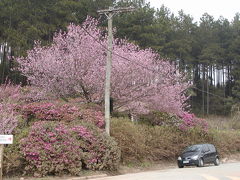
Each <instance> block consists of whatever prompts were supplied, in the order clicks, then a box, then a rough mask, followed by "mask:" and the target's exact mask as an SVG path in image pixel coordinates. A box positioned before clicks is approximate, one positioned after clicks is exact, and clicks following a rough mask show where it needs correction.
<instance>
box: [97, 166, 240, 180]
mask: <svg viewBox="0 0 240 180" xmlns="http://www.w3.org/2000/svg"><path fill="white" fill-rule="evenodd" d="M148 179H149V180H155V179H156V180H240V163H228V164H221V165H220V166H211V165H209V166H205V167H202V168H197V167H186V168H183V169H178V168H175V169H168V170H158V171H150V172H141V173H136V174H125V175H120V176H112V177H104V178H98V180H148Z"/></svg>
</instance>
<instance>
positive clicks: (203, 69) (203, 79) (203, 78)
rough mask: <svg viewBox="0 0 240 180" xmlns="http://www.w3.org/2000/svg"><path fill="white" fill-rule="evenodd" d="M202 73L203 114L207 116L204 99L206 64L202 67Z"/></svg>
mask: <svg viewBox="0 0 240 180" xmlns="http://www.w3.org/2000/svg"><path fill="white" fill-rule="evenodd" d="M202 73H203V77H202V113H203V115H204V114H205V99H204V96H205V94H204V89H205V87H204V83H205V66H204V64H203V65H202Z"/></svg>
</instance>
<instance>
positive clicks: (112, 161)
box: [72, 122, 120, 170]
mask: <svg viewBox="0 0 240 180" xmlns="http://www.w3.org/2000/svg"><path fill="white" fill-rule="evenodd" d="M72 132H73V134H74V135H75V137H76V139H78V140H81V141H83V142H84V143H83V146H81V147H80V148H82V149H83V151H84V152H86V156H84V161H83V162H84V165H85V166H86V168H88V169H92V170H102V169H107V170H116V169H117V167H118V164H119V161H120V149H119V147H118V146H117V143H116V142H115V140H114V139H113V138H112V137H110V136H108V135H107V134H105V133H103V132H102V130H100V129H99V128H97V127H96V126H95V125H93V124H91V123H86V122H82V123H81V124H79V125H77V126H74V127H73V128H72Z"/></svg>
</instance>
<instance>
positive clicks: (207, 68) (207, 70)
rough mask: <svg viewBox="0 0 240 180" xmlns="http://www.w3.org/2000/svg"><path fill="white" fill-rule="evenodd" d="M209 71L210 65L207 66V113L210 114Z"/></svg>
mask: <svg viewBox="0 0 240 180" xmlns="http://www.w3.org/2000/svg"><path fill="white" fill-rule="evenodd" d="M208 72H209V67H207V77H206V78H207V114H209V84H208V77H209V76H208Z"/></svg>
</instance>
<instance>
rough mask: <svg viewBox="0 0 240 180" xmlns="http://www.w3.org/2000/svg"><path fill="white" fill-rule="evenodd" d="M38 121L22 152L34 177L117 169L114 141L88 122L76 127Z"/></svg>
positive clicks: (117, 156) (23, 144) (116, 149)
mask: <svg viewBox="0 0 240 180" xmlns="http://www.w3.org/2000/svg"><path fill="white" fill-rule="evenodd" d="M74 122H75V123H72V124H68V125H66V124H64V123H61V122H48V121H39V122H36V123H34V125H33V126H32V129H31V131H30V133H29V135H28V137H26V138H25V139H23V140H22V141H21V145H20V148H21V152H22V154H23V157H24V158H25V160H26V161H27V163H28V165H27V166H26V168H25V169H26V172H27V173H28V174H29V173H30V174H35V176H45V175H48V174H55V175H56V174H62V173H70V174H72V175H78V174H79V173H80V171H81V169H82V167H84V168H87V169H92V170H102V169H108V170H114V169H117V167H118V163H119V160H120V150H119V148H118V146H117V144H116V142H115V141H114V139H113V138H111V137H109V136H108V135H106V134H104V133H103V131H102V130H101V129H99V128H98V127H96V126H95V125H93V124H91V123H87V122H80V123H79V122H78V123H77V124H76V121H74Z"/></svg>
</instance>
